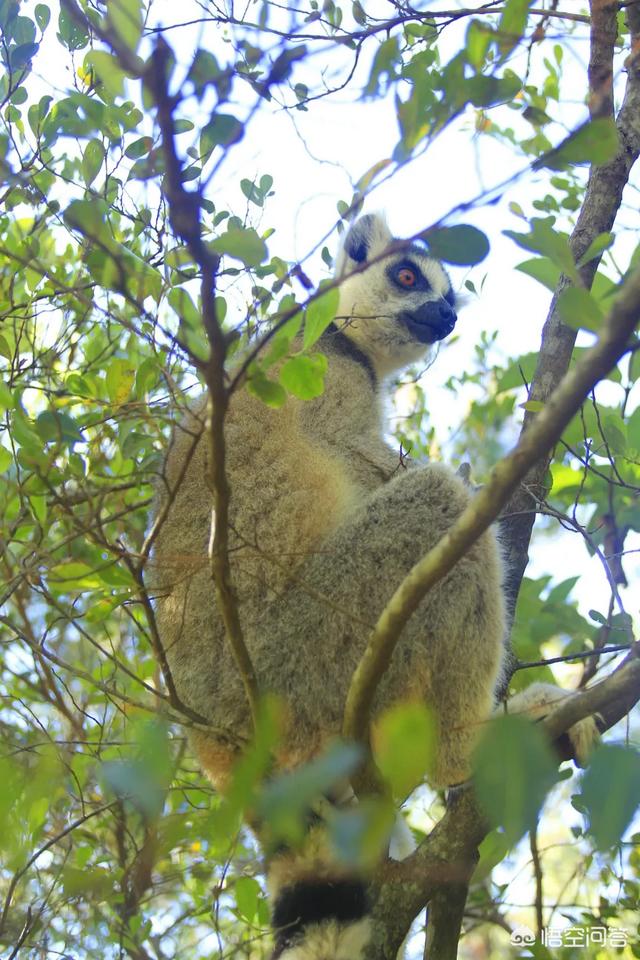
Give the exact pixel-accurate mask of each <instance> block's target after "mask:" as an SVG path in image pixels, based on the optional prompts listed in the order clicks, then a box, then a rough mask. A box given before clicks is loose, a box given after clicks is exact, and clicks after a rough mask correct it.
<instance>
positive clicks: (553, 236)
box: [503, 217, 579, 283]
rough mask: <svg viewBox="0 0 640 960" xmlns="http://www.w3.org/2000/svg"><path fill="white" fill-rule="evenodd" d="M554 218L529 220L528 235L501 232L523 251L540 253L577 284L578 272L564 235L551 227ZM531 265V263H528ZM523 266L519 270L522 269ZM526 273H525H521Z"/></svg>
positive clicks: (511, 231)
mask: <svg viewBox="0 0 640 960" xmlns="http://www.w3.org/2000/svg"><path fill="white" fill-rule="evenodd" d="M553 223H554V218H553V217H545V218H544V219H541V218H539V217H533V218H532V220H531V224H530V225H531V232H530V233H516V232H515V231H514V230H505V231H503V232H504V234H505V236H507V237H510V238H511V239H512V240H514V241H515V242H516V243H517V244H518V246H520V247H524V249H525V250H533V251H534V253H540V254H542V255H543V256H544V257H547V258H548V259H549V260H551V262H552V263H553V264H554V265H555V266H556V267H559V268H560V270H561V271H562V272H563V273H565V274H566V275H567V276H568V277H569V278H570V279H571V280H573V282H574V283H579V279H578V272H577V270H576V265H575V262H574V259H573V254H572V253H571V248H570V247H569V241H568V239H567V237H566V235H565V234H563V233H560V232H559V231H558V230H555V229H554V227H553ZM528 263H531V261H528ZM522 267H523V264H521V265H520V267H519V269H522ZM523 272H527V271H523Z"/></svg>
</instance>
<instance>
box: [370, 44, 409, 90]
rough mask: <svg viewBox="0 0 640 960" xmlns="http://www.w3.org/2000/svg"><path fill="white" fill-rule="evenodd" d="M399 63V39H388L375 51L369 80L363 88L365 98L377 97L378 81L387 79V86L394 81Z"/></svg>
mask: <svg viewBox="0 0 640 960" xmlns="http://www.w3.org/2000/svg"><path fill="white" fill-rule="evenodd" d="M400 61H401V56H400V39H399V37H398V36H392V37H388V38H387V39H386V40H384V41H383V42H382V43H381V44H380V46H379V47H378V49H377V51H376V55H375V57H374V58H373V64H372V66H371V73H370V74H369V80H368V81H367V85H366V87H365V88H364V96H365V97H377V96H378V95H379V93H380V79H381V77H382V76H383V75H386V77H387V84H390V83H391V81H392V80H394V79H395V77H396V73H397V70H398V69H399V66H400Z"/></svg>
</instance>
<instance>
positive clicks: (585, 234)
mask: <svg viewBox="0 0 640 960" xmlns="http://www.w3.org/2000/svg"><path fill="white" fill-rule="evenodd" d="M617 7H618V4H617V3H614V2H613V0H591V16H592V22H591V41H590V56H589V68H588V69H589V109H590V113H591V117H592V118H594V119H595V118H596V117H606V116H610V117H613V97H612V77H613V52H614V45H615V40H616V35H617V24H616V12H617ZM626 16H627V23H628V24H629V29H630V31H631V52H630V56H629V58H628V60H627V70H628V78H627V83H626V88H625V93H624V98H623V102H622V106H621V108H620V111H619V113H618V116H617V119H616V127H617V130H618V136H619V140H620V149H619V152H618V154H617V156H616V157H614V159H613V160H611V161H610V162H609V163H605V164H603V165H602V166H600V167H595V168H594V169H592V170H591V172H590V175H589V181H588V183H587V190H586V194H585V199H584V203H583V205H582V208H581V210H580V213H579V215H578V219H577V222H576V225H575V228H574V230H573V232H572V235H571V237H570V240H569V244H570V247H571V251H572V253H573V256H574V259H575V260H576V261H579V260H580V258H581V257H582V256H583V255H584V253H585V252H586V250H587V249H588V247H589V245H590V244H591V243H592V242H593V240H595V238H596V237H597V236H599V235H600V234H601V233H605V232H607V231H610V230H611V228H612V227H613V224H614V221H615V218H616V215H617V213H618V210H619V208H620V203H621V200H622V191H623V189H624V187H625V186H626V184H627V181H628V179H629V174H630V171H631V168H632V167H633V164H634V163H635V161H636V160H637V158H638V155H639V154H640V123H639V121H638V117H639V116H640V57H639V55H638V44H639V43H640V9H639V8H638V7H629V8H628V9H627V12H626ZM600 259H601V258H600V257H599V256H598V257H595V258H594V259H593V260H590V261H589V262H588V263H586V264H584V265H583V266H582V267H580V269H579V275H580V279H581V282H582V283H583V284H584V286H585V287H586V288H587V289H589V288H590V287H591V284H592V283H593V279H594V277H595V274H596V272H597V269H598V266H599V264H600ZM568 285H569V280H568V279H567V278H566V277H565V276H562V277H561V278H560V280H559V282H558V286H557V288H556V291H555V293H554V295H553V299H552V301H551V306H550V308H549V313H548V316H547V319H546V322H545V324H544V327H543V330H542V344H541V348H540V354H539V357H538V363H537V366H536V371H535V373H534V376H533V380H532V382H531V389H530V392H529V399H530V400H538V401H541V402H543V403H544V402H545V401H546V400H547V398H548V397H549V396H550V394H551V392H552V391H553V389H554V388H555V386H556V384H558V383H559V382H560V380H561V379H562V377H563V376H564V374H565V372H566V371H567V370H568V368H569V362H570V360H571V355H572V353H573V347H574V344H575V340H576V331H575V330H574V329H572V328H571V327H567V326H565V325H564V324H563V323H562V322H561V320H560V315H559V313H558V309H557V305H558V298H559V296H560V294H561V293H562V292H563V290H564V289H565V288H566V287H567V286H568ZM534 419H535V414H534V413H531V412H529V411H527V412H526V413H525V417H524V423H523V426H522V433H523V434H524V433H525V431H526V430H528V429H529V427H530V426H531V424H532V423H533V422H534ZM549 461H550V456H549V455H548V454H545V456H543V457H542V459H541V460H540V461H539V462H538V463H536V464H535V465H533V467H532V469H531V470H530V471H529V473H528V474H527V476H526V477H525V479H524V481H523V483H522V484H521V485H520V486H519V487H518V488H517V489H516V490H515V491H514V493H513V496H512V497H511V499H510V500H509V502H508V504H507V505H506V507H505V510H504V514H505V519H504V520H503V521H502V524H501V538H500V539H501V543H502V548H503V550H504V555H505V567H506V570H507V573H508V582H507V589H506V593H507V605H508V612H509V614H510V618H512V617H513V613H514V611H515V606H516V601H517V598H518V592H519V589H520V584H521V582H522V578H523V576H524V571H525V569H526V566H527V563H528V561H529V552H528V551H529V542H530V540H531V533H532V530H533V524H534V519H535V513H532V512H531V511H532V508H533V507H535V503H536V496H535V494H536V493H539V494H540V495H543V493H544V478H545V475H546V472H547V469H548V466H549Z"/></svg>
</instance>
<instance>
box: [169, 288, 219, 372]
mask: <svg viewBox="0 0 640 960" xmlns="http://www.w3.org/2000/svg"><path fill="white" fill-rule="evenodd" d="M167 299H168V300H169V303H170V305H171V306H172V307H173V309H174V310H175V312H176V314H177V315H178V319H179V320H180V338H181V340H183V342H184V343H185V345H186V346H187V348H188V349H189V350H191V352H192V353H193V354H195V356H196V357H199V358H200V359H201V360H206V359H207V357H208V356H209V342H208V340H207V336H206V333H205V329H204V324H203V322H202V314H201V313H200V311H199V310H198V308H197V307H196V305H195V303H194V302H193V300H192V299H191V295H190V294H189V292H188V291H187V290H185V289H184V287H174V288H173V290H171V292H170V293H169V296H168V298H167Z"/></svg>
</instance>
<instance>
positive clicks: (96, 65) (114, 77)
mask: <svg viewBox="0 0 640 960" xmlns="http://www.w3.org/2000/svg"><path fill="white" fill-rule="evenodd" d="M84 62H85V66H86V67H90V68H91V69H92V70H94V71H95V73H96V76H97V77H98V79H99V80H100V82H101V83H102V84H103V85H104V88H105V90H106V91H107V92H108V93H110V94H111V96H112V97H119V96H120V95H121V94H122V92H123V90H124V80H125V76H126V75H125V72H124V70H123V69H122V67H121V66H120V61H119V60H118V58H117V57H114V56H113V55H112V54H110V53H106V52H105V51H104V50H91V51H90V52H89V53H88V54H87V55H86V57H85V58H84Z"/></svg>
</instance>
